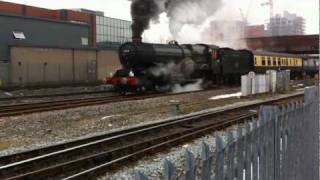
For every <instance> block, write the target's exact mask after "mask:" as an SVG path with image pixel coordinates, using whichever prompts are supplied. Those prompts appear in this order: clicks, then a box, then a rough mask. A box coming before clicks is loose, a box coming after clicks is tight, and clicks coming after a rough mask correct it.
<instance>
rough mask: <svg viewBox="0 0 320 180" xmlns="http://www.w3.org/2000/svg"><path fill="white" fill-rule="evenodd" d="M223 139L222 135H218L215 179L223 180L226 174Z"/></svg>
mask: <svg viewBox="0 0 320 180" xmlns="http://www.w3.org/2000/svg"><path fill="white" fill-rule="evenodd" d="M223 146H224V145H223V140H222V138H221V137H220V136H217V137H216V168H215V178H214V179H215V180H223V175H224V172H223V171H224V153H223V150H224V147H223Z"/></svg>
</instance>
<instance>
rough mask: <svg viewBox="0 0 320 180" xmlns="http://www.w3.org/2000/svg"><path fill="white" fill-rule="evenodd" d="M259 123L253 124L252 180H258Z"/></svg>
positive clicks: (254, 122)
mask: <svg viewBox="0 0 320 180" xmlns="http://www.w3.org/2000/svg"><path fill="white" fill-rule="evenodd" d="M258 128H259V127H258V122H257V121H256V120H254V121H253V123H252V136H251V137H252V141H251V142H252V143H253V144H252V152H251V155H250V158H251V160H252V175H251V176H252V179H258V156H259V152H258V149H259V141H258V137H257V136H258Z"/></svg>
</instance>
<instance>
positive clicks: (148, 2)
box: [131, 0, 222, 37]
mask: <svg viewBox="0 0 320 180" xmlns="http://www.w3.org/2000/svg"><path fill="white" fill-rule="evenodd" d="M131 1H132V4H131V16H132V23H133V24H132V33H133V36H134V37H141V36H142V34H143V32H144V31H145V30H146V29H148V28H149V25H150V22H151V21H155V22H157V21H158V20H159V15H160V14H161V13H166V14H167V17H168V19H169V28H170V32H171V33H172V35H173V36H177V35H178V32H179V31H180V30H181V28H182V27H183V25H184V24H189V25H190V24H194V25H197V24H200V23H203V22H204V21H205V20H206V19H207V18H208V17H210V16H212V15H213V14H215V13H216V11H217V10H218V9H219V8H220V7H221V6H222V0H131Z"/></svg>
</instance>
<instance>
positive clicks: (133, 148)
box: [0, 93, 303, 179]
mask: <svg viewBox="0 0 320 180" xmlns="http://www.w3.org/2000/svg"><path fill="white" fill-rule="evenodd" d="M302 97H303V96H302V94H301V93H297V94H295V95H291V96H287V97H283V98H278V99H271V100H266V101H259V102H253V103H248V104H245V105H241V106H236V107H228V108H225V109H222V110H216V111H207V112H201V113H196V114H193V115H188V116H183V117H179V118H174V119H171V120H167V121H163V122H158V123H155V124H149V125H143V126H140V127H135V128H132V129H127V130H124V131H119V132H115V133H112V134H106V135H101V136H99V137H94V138H90V139H84V140H79V141H75V142H71V143H67V144H62V145H58V146H52V147H48V148H45V149H39V150H34V151H29V152H25V153H20V154H16V155H11V156H6V157H2V158H0V162H5V164H2V166H0V179H5V178H11V179H18V178H31V179H48V178H50V177H52V178H53V179H62V178H69V179H81V178H82V179H88V178H89V179H91V178H96V177H97V176H98V175H100V174H103V173H104V172H106V171H110V170H112V169H115V168H117V167H119V166H121V165H122V164H123V163H126V162H129V161H132V160H136V159H138V158H140V157H143V156H145V155H146V154H149V153H150V154H151V153H155V152H159V151H161V150H164V149H166V148H168V147H172V146H174V145H177V144H180V143H182V142H185V141H190V140H192V139H193V138H196V137H199V136H202V135H204V134H206V133H208V132H212V131H214V130H219V129H223V128H225V127H228V126H230V125H233V124H237V123H242V122H244V121H246V120H250V119H251V118H252V117H255V116H257V114H256V111H252V110H257V109H258V108H259V105H262V104H275V103H276V104H286V103H288V102H290V101H292V99H294V100H295V101H296V100H297V98H298V99H300V100H302Z"/></svg>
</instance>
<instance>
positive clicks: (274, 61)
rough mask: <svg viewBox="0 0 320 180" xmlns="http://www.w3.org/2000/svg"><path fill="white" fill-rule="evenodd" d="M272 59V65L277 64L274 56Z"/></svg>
mask: <svg viewBox="0 0 320 180" xmlns="http://www.w3.org/2000/svg"><path fill="white" fill-rule="evenodd" d="M272 59H273V65H274V66H276V65H277V60H276V58H275V57H273V58H272Z"/></svg>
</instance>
